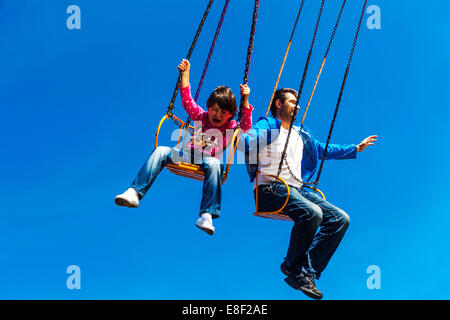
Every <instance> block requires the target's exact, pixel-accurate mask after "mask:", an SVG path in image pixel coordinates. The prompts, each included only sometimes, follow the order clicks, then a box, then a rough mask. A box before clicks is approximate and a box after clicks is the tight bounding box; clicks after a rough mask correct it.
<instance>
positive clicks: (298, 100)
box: [277, 0, 325, 176]
mask: <svg viewBox="0 0 450 320" xmlns="http://www.w3.org/2000/svg"><path fill="white" fill-rule="evenodd" d="M324 5H325V0H322V3H321V5H320V10H319V15H318V16H317V21H316V26H315V28H314V34H313V38H312V41H311V45H310V48H309V53H308V58H307V59H306V64H305V69H304V70H303V76H302V81H301V84H300V89H299V90H298V95H297V103H296V104H295V108H294V113H293V115H292V118H291V122H290V124H289V131H288V135H287V138H286V143H285V144H284V149H283V153H282V154H281V161H280V164H279V166H278V173H277V176H279V175H280V173H281V169H282V167H283V161H284V160H285V159H286V152H287V148H288V144H289V137H290V136H291V131H292V127H293V126H294V122H295V119H296V118H297V113H298V109H299V108H298V105H299V102H300V97H301V93H302V90H303V85H304V83H305V79H306V74H307V73H308V68H309V62H310V60H311V55H312V50H313V48H314V43H315V40H316V36H317V31H318V29H319V24H320V19H321V17H322V12H323V8H324Z"/></svg>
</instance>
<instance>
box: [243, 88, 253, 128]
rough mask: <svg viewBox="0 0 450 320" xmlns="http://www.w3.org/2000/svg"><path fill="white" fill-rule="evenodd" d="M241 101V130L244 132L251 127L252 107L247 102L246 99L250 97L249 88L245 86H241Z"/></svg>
mask: <svg viewBox="0 0 450 320" xmlns="http://www.w3.org/2000/svg"><path fill="white" fill-rule="evenodd" d="M240 91H241V101H242V107H243V110H242V119H241V129H242V130H243V131H244V132H246V131H248V130H250V128H251V127H252V111H253V107H252V106H251V105H250V104H249V102H248V97H249V95H250V88H249V86H248V85H246V84H241V87H240Z"/></svg>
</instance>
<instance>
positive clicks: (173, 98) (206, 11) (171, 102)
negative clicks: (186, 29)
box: [166, 0, 214, 119]
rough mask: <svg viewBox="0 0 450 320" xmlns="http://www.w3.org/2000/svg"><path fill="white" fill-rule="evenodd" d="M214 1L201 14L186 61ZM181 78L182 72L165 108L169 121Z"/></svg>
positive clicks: (211, 0) (210, 0)
mask: <svg viewBox="0 0 450 320" xmlns="http://www.w3.org/2000/svg"><path fill="white" fill-rule="evenodd" d="M213 2H214V0H209V3H208V6H207V7H206V10H205V12H204V13H203V17H202V20H201V21H200V25H199V26H198V28H197V32H196V33H195V37H194V40H193V41H192V44H191V47H190V48H189V52H188V54H187V56H186V59H187V60H189V59H190V58H191V55H192V52H193V51H194V48H195V45H196V43H197V40H198V37H199V36H200V33H201V31H202V29H203V25H204V24H205V21H206V18H207V17H208V13H209V10H210V9H211V6H212V4H213ZM182 76H183V72H180V74H179V75H178V79H177V83H176V85H175V89H174V91H173V94H172V99H171V100H170V103H169V106H168V107H167V112H166V114H167V116H168V117H169V118H171V119H173V114H172V111H173V109H174V108H175V106H174V103H175V99H176V97H177V94H178V90H179V88H180V85H181V77H182Z"/></svg>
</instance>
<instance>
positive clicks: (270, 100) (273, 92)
mask: <svg viewBox="0 0 450 320" xmlns="http://www.w3.org/2000/svg"><path fill="white" fill-rule="evenodd" d="M304 4H305V0H302V2H301V4H300V8H299V9H298V12H297V17H296V18H295V22H294V26H293V27H292V31H291V35H290V37H289V41H288V45H287V47H286V51H285V52H284V57H283V61H282V62H281V67H280V71H279V72H278V76H277V80H276V81H275V86H274V88H273V91H272V95H271V96H270V99H269V105H268V106H267V110H266V117H267V115H268V114H269V110H270V107H271V106H272V102H273V97H274V96H275V92H276V91H277V88H278V83H279V82H280V78H281V74H282V73H283V69H284V64H285V63H286V59H287V56H288V54H289V50H290V48H291V43H292V39H293V38H294V34H295V30H296V29H297V25H298V21H299V20H300V15H301V13H302V10H303V5H304Z"/></svg>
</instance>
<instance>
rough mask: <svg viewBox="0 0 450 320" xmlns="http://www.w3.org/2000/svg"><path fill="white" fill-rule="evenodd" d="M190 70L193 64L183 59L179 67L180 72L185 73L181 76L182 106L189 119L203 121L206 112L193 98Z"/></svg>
mask: <svg viewBox="0 0 450 320" xmlns="http://www.w3.org/2000/svg"><path fill="white" fill-rule="evenodd" d="M190 69H191V64H190V63H189V61H188V60H186V59H183V60H182V61H181V63H180V64H179V65H178V70H179V71H180V72H183V75H182V76H181V86H180V96H181V104H182V105H183V107H184V109H185V110H186V112H187V113H188V115H189V117H190V118H191V119H192V120H194V121H197V120H201V119H202V115H203V114H204V113H205V110H203V109H202V108H200V107H199V106H198V105H197V103H196V102H195V101H194V99H193V98H192V95H191V86H190V84H189V71H190Z"/></svg>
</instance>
